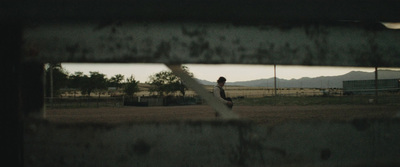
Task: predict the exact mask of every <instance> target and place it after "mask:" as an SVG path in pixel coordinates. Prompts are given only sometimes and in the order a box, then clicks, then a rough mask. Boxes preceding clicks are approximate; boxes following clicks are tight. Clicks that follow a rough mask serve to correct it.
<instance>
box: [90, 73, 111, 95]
mask: <svg viewBox="0 0 400 167" xmlns="http://www.w3.org/2000/svg"><path fill="white" fill-rule="evenodd" d="M89 73H90V77H89V85H88V87H87V93H88V95H89V96H90V93H92V92H96V93H98V94H99V95H100V93H102V92H104V91H105V90H106V89H107V78H106V75H105V74H101V73H99V72H93V71H90V72H89Z"/></svg>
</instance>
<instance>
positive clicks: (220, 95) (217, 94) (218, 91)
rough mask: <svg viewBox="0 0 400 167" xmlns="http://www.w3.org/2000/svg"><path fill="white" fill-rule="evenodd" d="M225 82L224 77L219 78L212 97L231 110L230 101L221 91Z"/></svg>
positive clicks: (223, 91)
mask: <svg viewBox="0 0 400 167" xmlns="http://www.w3.org/2000/svg"><path fill="white" fill-rule="evenodd" d="M225 82H226V78H225V77H219V78H218V80H217V85H215V86H214V91H213V93H214V96H215V97H217V98H218V99H219V100H220V101H221V102H222V103H224V104H225V105H226V106H228V108H229V109H232V107H233V102H232V99H231V98H229V97H226V95H225V90H224V89H223V87H224V85H225Z"/></svg>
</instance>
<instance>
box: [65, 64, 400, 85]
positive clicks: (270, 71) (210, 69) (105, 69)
mask: <svg viewBox="0 0 400 167" xmlns="http://www.w3.org/2000/svg"><path fill="white" fill-rule="evenodd" d="M186 66H187V67H188V68H189V71H190V72H192V73H193V74H194V76H195V77H196V78H198V79H203V80H207V81H216V80H217V79H218V77H220V76H224V77H225V78H227V82H235V81H248V80H256V79H266V78H271V77H274V66H273V65H231V64H230V65H225V64H224V65H204V64H186ZM62 67H63V68H64V69H65V70H66V71H67V72H68V73H69V74H74V73H75V72H78V71H79V72H83V73H84V74H86V75H89V72H90V71H93V72H100V73H103V74H105V75H107V78H111V77H112V76H114V75H117V74H122V75H124V76H125V78H127V77H129V76H131V75H133V76H134V77H135V79H136V80H138V81H140V82H141V83H144V82H146V81H148V79H149V76H150V75H153V74H155V73H158V72H160V71H163V70H169V69H168V68H167V67H166V66H165V65H164V64H135V63H126V64H114V63H106V64H102V63H96V64H94V63H90V64H88V63H62ZM380 69H381V68H380ZM374 70H375V68H373V67H370V68H361V67H316V66H283V65H277V67H276V75H277V77H278V78H282V79H299V78H302V77H311V78H312V77H319V76H336V75H343V74H346V73H348V72H350V71H365V72H373V71H374ZM394 70H400V69H399V68H395V69H394Z"/></svg>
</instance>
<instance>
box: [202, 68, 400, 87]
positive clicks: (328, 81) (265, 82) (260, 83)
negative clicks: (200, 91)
mask: <svg viewBox="0 0 400 167" xmlns="http://www.w3.org/2000/svg"><path fill="white" fill-rule="evenodd" d="M371 79H375V72H361V71H351V72H349V73H347V74H344V75H339V76H329V77H324V76H322V77H316V78H308V77H304V78H300V79H291V80H286V79H280V78H277V79H276V85H277V87H278V88H342V87H343V84H342V83H343V81H348V80H371ZM378 79H400V71H393V70H378ZM197 80H198V82H199V83H200V84H203V85H215V84H216V82H210V81H206V80H201V79H197ZM226 85H227V86H229V85H234V86H248V87H274V78H273V77H272V78H268V79H258V80H252V81H240V82H227V83H226Z"/></svg>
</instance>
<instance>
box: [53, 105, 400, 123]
mask: <svg viewBox="0 0 400 167" xmlns="http://www.w3.org/2000/svg"><path fill="white" fill-rule="evenodd" d="M233 112H237V113H238V114H239V115H240V116H241V118H244V119H248V120H251V121H254V122H255V123H258V124H268V125H274V124H278V123H282V122H285V121H300V120H305V121H313V120H321V121H351V120H353V119H356V118H393V117H400V109H399V107H398V106H376V105H363V106H362V105H315V106H235V107H234V109H233ZM46 119H47V120H49V121H51V122H58V123H78V122H80V123H105V124H114V123H127V122H129V123H132V122H135V123H143V122H168V121H182V120H183V121H187V120H214V119H215V113H214V111H213V110H212V109H211V107H209V106H206V105H190V106H172V107H127V106H125V107H119V108H117V107H114V108H113V107H109V108H79V109H47V110H46Z"/></svg>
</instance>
